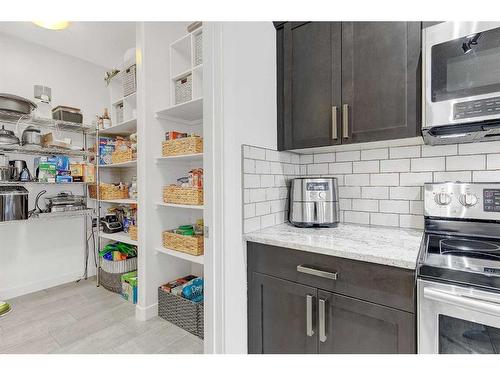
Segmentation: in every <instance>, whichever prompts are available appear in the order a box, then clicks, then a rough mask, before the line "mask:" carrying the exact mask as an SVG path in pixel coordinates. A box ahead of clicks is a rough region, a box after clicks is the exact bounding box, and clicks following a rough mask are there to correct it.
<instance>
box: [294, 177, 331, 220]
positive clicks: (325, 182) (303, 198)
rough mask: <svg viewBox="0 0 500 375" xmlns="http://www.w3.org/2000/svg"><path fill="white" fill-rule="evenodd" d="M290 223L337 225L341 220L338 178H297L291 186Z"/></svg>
mask: <svg viewBox="0 0 500 375" xmlns="http://www.w3.org/2000/svg"><path fill="white" fill-rule="evenodd" d="M289 219H290V223H292V224H293V225H295V226H297V227H313V226H317V227H335V226H337V224H338V222H339V200H338V193H337V179H336V178H295V179H293V180H292V184H291V187H290V217H289Z"/></svg>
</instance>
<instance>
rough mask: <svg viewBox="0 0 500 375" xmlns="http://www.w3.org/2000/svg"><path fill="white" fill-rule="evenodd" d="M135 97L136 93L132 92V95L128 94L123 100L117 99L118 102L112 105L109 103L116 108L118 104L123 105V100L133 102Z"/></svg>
mask: <svg viewBox="0 0 500 375" xmlns="http://www.w3.org/2000/svg"><path fill="white" fill-rule="evenodd" d="M136 96H137V92H133V93H132V94H130V95H127V96H125V97H123V98H120V99H118V100H115V101H114V102H113V103H111V105H112V106H116V105H118V104H120V103H123V102H124V101H125V100H132V99H133V100H135V98H136Z"/></svg>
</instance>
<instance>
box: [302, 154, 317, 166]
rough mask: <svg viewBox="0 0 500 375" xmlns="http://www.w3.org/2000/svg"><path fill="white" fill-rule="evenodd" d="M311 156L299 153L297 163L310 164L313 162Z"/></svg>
mask: <svg viewBox="0 0 500 375" xmlns="http://www.w3.org/2000/svg"><path fill="white" fill-rule="evenodd" d="M313 160H314V159H313V156H312V155H303V154H300V157H299V163H300V164H312V163H313Z"/></svg>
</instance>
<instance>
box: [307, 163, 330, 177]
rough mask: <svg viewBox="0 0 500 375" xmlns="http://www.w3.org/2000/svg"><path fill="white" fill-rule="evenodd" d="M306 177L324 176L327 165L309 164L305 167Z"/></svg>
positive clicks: (326, 171) (326, 172)
mask: <svg viewBox="0 0 500 375" xmlns="http://www.w3.org/2000/svg"><path fill="white" fill-rule="evenodd" d="M307 174H308V175H324V174H328V164H326V163H325V164H309V165H308V166H307Z"/></svg>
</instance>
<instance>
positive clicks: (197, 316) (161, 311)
mask: <svg viewBox="0 0 500 375" xmlns="http://www.w3.org/2000/svg"><path fill="white" fill-rule="evenodd" d="M158 315H159V316H160V317H161V318H163V319H165V320H168V321H169V322H170V323H172V324H175V325H176V326H178V327H180V328H182V329H184V330H186V331H188V332H189V333H192V334H193V335H196V336H198V337H199V338H201V339H203V336H204V333H203V332H204V326H203V302H199V303H195V302H192V301H189V300H187V299H185V298H182V297H179V296H176V295H174V294H171V293H167V292H165V291H164V290H163V289H161V288H158Z"/></svg>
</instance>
